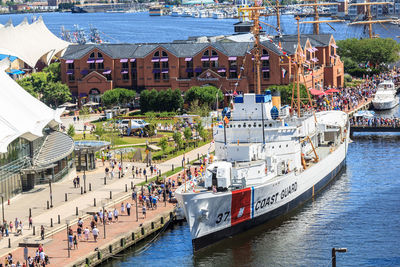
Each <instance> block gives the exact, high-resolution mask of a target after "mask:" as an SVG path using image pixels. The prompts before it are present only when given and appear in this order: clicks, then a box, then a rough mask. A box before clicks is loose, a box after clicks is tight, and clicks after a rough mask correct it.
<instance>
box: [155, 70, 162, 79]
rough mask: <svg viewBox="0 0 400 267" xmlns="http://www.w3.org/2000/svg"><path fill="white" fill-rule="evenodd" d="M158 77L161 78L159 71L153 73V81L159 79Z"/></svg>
mask: <svg viewBox="0 0 400 267" xmlns="http://www.w3.org/2000/svg"><path fill="white" fill-rule="evenodd" d="M160 79H161V73H159V72H157V73H154V80H155V81H160Z"/></svg>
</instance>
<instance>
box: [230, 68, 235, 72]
mask: <svg viewBox="0 0 400 267" xmlns="http://www.w3.org/2000/svg"><path fill="white" fill-rule="evenodd" d="M229 72H237V69H230V70H229Z"/></svg>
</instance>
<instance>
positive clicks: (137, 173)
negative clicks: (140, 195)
mask: <svg viewBox="0 0 400 267" xmlns="http://www.w3.org/2000/svg"><path fill="white" fill-rule="evenodd" d="M136 177H139V170H138V169H137V168H136Z"/></svg>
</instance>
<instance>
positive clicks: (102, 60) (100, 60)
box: [96, 59, 104, 63]
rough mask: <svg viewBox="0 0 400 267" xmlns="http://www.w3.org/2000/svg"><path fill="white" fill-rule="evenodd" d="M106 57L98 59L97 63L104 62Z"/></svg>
mask: <svg viewBox="0 0 400 267" xmlns="http://www.w3.org/2000/svg"><path fill="white" fill-rule="evenodd" d="M103 62H104V59H96V63H103Z"/></svg>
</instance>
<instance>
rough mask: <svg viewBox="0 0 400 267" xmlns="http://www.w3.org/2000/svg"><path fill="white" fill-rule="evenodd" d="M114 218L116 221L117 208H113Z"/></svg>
mask: <svg viewBox="0 0 400 267" xmlns="http://www.w3.org/2000/svg"><path fill="white" fill-rule="evenodd" d="M114 219H115V222H118V210H117V209H116V208H114Z"/></svg>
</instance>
